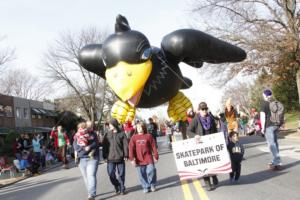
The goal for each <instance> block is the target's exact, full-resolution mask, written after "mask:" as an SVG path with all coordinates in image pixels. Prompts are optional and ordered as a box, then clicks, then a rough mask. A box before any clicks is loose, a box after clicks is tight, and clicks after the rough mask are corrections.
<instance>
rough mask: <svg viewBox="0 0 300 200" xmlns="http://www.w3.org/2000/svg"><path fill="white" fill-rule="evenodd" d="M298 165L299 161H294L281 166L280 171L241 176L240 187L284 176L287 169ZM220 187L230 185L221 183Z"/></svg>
mask: <svg viewBox="0 0 300 200" xmlns="http://www.w3.org/2000/svg"><path fill="white" fill-rule="evenodd" d="M299 164H300V161H295V162H292V163H289V164H286V165H283V169H282V170H280V171H271V170H263V171H260V172H255V173H252V174H247V175H244V176H241V178H240V183H239V184H240V185H247V184H253V183H259V182H262V181H265V180H268V179H271V178H274V177H277V176H281V175H284V174H286V173H288V170H287V169H289V168H292V167H295V166H297V165H299ZM220 185H221V186H227V185H228V186H229V185H232V184H230V183H229V182H228V181H221V182H220Z"/></svg>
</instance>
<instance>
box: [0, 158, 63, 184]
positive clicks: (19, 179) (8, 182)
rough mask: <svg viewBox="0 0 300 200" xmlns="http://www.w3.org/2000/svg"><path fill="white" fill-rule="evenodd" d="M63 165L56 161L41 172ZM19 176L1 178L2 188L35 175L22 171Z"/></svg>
mask: <svg viewBox="0 0 300 200" xmlns="http://www.w3.org/2000/svg"><path fill="white" fill-rule="evenodd" d="M60 166H62V163H55V164H53V165H51V166H49V167H47V168H45V169H43V170H41V173H42V174H43V173H45V172H47V171H49V170H51V169H54V168H57V167H60ZM17 176H18V177H13V178H7V179H0V188H3V187H6V186H9V185H12V184H14V183H17V182H19V181H22V180H24V179H27V178H30V177H33V176H32V175H26V176H22V174H21V173H18V174H17Z"/></svg>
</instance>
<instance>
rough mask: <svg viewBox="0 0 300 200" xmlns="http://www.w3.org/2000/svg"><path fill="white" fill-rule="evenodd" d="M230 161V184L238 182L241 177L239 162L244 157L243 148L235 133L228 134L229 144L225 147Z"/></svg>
mask: <svg viewBox="0 0 300 200" xmlns="http://www.w3.org/2000/svg"><path fill="white" fill-rule="evenodd" d="M227 149H228V152H229V154H230V159H231V167H232V172H231V173H230V182H231V183H232V182H234V181H235V182H238V181H239V178H240V175H241V162H242V160H243V156H244V147H243V145H242V144H241V143H240V142H239V137H238V133H237V132H234V131H233V132H230V133H229V143H228V145H227Z"/></svg>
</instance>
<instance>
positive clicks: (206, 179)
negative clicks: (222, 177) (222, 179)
mask: <svg viewBox="0 0 300 200" xmlns="http://www.w3.org/2000/svg"><path fill="white" fill-rule="evenodd" d="M216 178H217V176H216V175H213V176H205V177H204V178H203V179H204V183H205V184H207V183H209V184H211V183H212V182H211V181H210V180H211V179H212V180H213V179H216Z"/></svg>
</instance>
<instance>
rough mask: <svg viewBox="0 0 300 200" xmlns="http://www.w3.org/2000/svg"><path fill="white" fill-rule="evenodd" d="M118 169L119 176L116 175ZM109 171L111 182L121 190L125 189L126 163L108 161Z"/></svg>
mask: <svg viewBox="0 0 300 200" xmlns="http://www.w3.org/2000/svg"><path fill="white" fill-rule="evenodd" d="M116 169H117V172H118V175H119V176H118V178H117V177H116ZM107 173H108V176H109V179H110V182H111V183H112V184H113V185H114V186H115V188H118V189H120V191H121V192H124V191H125V186H124V185H125V163H124V162H119V163H114V162H108V163H107Z"/></svg>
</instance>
